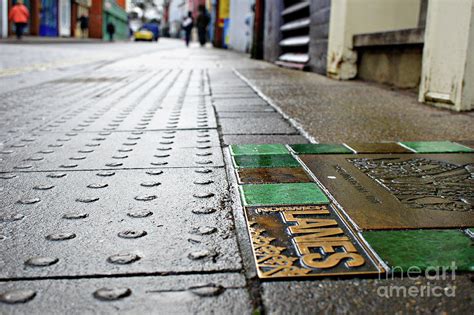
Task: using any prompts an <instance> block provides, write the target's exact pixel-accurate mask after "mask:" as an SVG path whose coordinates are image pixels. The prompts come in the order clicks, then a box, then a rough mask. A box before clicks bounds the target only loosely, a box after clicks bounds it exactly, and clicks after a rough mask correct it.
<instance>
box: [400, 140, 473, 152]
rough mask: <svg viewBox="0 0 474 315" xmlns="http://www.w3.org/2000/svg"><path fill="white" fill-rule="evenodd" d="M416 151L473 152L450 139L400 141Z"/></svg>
mask: <svg viewBox="0 0 474 315" xmlns="http://www.w3.org/2000/svg"><path fill="white" fill-rule="evenodd" d="M400 143H401V144H403V145H404V146H406V147H407V148H409V149H411V150H413V151H414V152H416V153H457V152H474V150H473V149H471V148H468V147H466V146H463V145H461V144H459V143H455V142H451V141H417V142H400Z"/></svg>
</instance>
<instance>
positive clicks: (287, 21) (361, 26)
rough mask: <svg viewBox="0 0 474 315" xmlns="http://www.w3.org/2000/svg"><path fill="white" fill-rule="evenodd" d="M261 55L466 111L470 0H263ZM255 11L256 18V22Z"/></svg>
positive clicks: (470, 102) (470, 76)
mask: <svg viewBox="0 0 474 315" xmlns="http://www.w3.org/2000/svg"><path fill="white" fill-rule="evenodd" d="M264 2H265V3H264V5H265V9H264V13H263V19H264V28H263V36H264V52H263V56H264V59H265V60H267V61H270V62H274V63H276V64H278V65H280V66H285V67H291V68H297V69H304V70H308V71H313V72H317V73H320V74H324V75H327V76H328V77H330V78H333V79H336V80H348V79H354V78H358V79H363V80H367V81H374V82H379V83H384V84H389V85H392V86H396V87H400V88H410V89H418V91H419V100H420V101H421V102H425V103H430V104H434V105H436V106H440V107H444V108H449V109H452V110H456V111H461V110H471V109H474V81H473V80H474V1H473V0H456V1H451V0H429V1H428V0H384V1H379V0H311V1H306V0H265V1H264ZM257 18H258V16H256V19H257Z"/></svg>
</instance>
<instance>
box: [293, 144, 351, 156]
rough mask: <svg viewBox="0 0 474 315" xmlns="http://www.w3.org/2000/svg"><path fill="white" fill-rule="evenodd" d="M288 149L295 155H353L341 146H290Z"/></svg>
mask: <svg viewBox="0 0 474 315" xmlns="http://www.w3.org/2000/svg"><path fill="white" fill-rule="evenodd" d="M290 148H291V149H292V150H293V151H294V152H295V153H296V154H351V153H353V152H352V151H351V150H349V149H348V148H347V147H345V146H344V145H342V144H323V143H316V144H314V143H308V144H291V145H290Z"/></svg>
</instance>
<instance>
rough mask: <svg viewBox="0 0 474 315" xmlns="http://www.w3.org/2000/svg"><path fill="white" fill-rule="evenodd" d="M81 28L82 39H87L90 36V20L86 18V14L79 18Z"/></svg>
mask: <svg viewBox="0 0 474 315" xmlns="http://www.w3.org/2000/svg"><path fill="white" fill-rule="evenodd" d="M78 20H79V27H80V28H81V37H82V38H86V37H87V36H88V34H89V32H88V30H89V18H88V17H87V16H85V15H84V14H82V15H81V16H80V17H79V19H78Z"/></svg>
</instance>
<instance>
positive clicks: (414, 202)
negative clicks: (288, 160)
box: [300, 153, 474, 230]
mask: <svg viewBox="0 0 474 315" xmlns="http://www.w3.org/2000/svg"><path fill="white" fill-rule="evenodd" d="M300 158H301V160H302V161H303V162H304V163H305V164H306V166H307V167H308V168H309V169H310V170H311V171H312V172H313V173H314V174H315V175H316V177H317V178H318V180H319V181H320V182H321V183H322V185H323V186H324V187H325V188H326V189H327V191H328V192H329V194H330V195H332V198H333V201H334V202H335V203H336V204H337V205H338V206H339V207H340V208H342V209H343V210H344V212H345V213H346V214H347V215H348V216H349V217H350V218H351V220H352V221H353V222H354V223H355V224H356V225H357V226H358V227H359V228H361V229H364V230H365V229H402V228H460V227H472V226H474V215H473V212H474V211H473V210H474V154H466V153H463V154H422V155H419V154H391V155H379V154H373V155H357V156H351V157H348V156H340V155H324V156H322V155H305V156H301V157H300Z"/></svg>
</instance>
